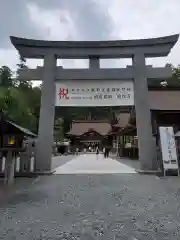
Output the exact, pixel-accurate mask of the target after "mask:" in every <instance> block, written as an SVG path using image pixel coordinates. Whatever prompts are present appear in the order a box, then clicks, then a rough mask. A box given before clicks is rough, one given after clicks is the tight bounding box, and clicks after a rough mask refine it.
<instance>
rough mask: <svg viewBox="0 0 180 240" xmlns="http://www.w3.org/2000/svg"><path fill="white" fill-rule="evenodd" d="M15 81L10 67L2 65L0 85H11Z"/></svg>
mask: <svg viewBox="0 0 180 240" xmlns="http://www.w3.org/2000/svg"><path fill="white" fill-rule="evenodd" d="M15 82H16V80H15V79H13V73H12V71H11V69H10V68H9V67H8V66H2V67H1V68H0V87H12V86H14V85H15Z"/></svg>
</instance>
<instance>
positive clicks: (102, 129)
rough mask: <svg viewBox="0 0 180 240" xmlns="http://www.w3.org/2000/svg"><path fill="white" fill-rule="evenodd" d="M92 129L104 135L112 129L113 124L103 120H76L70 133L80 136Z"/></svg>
mask: <svg viewBox="0 0 180 240" xmlns="http://www.w3.org/2000/svg"><path fill="white" fill-rule="evenodd" d="M92 130H93V131H95V132H97V133H99V134H100V135H103V136H104V135H107V134H108V133H109V131H110V130H111V124H110V123H109V121H103V120H102V121H101V120H74V121H72V126H71V129H70V131H69V132H68V135H75V136H80V135H83V134H84V133H87V132H89V131H92Z"/></svg>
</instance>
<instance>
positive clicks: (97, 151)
mask: <svg viewBox="0 0 180 240" xmlns="http://www.w3.org/2000/svg"><path fill="white" fill-rule="evenodd" d="M96 156H97V159H98V156H99V147H98V146H97V147H96Z"/></svg>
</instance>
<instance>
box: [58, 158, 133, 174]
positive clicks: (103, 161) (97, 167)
mask: <svg viewBox="0 0 180 240" xmlns="http://www.w3.org/2000/svg"><path fill="white" fill-rule="evenodd" d="M112 173H136V172H135V170H134V169H133V168H131V167H129V166H127V165H125V164H122V163H120V162H117V161H116V160H115V159H112V158H104V156H103V155H98V156H97V155H96V154H83V155H79V156H76V157H74V159H73V160H71V161H69V162H67V163H66V164H64V165H62V166H60V167H58V168H56V173H55V174H112Z"/></svg>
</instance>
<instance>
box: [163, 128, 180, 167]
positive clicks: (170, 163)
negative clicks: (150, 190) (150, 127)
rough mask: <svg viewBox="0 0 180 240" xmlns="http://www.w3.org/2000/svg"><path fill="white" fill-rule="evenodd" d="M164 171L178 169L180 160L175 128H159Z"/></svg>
mask: <svg viewBox="0 0 180 240" xmlns="http://www.w3.org/2000/svg"><path fill="white" fill-rule="evenodd" d="M159 133H160V142H161V151H162V160H163V166H164V169H165V170H167V169H178V168H179V167H178V159H177V152H176V143H175V136H174V129H173V127H159Z"/></svg>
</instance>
